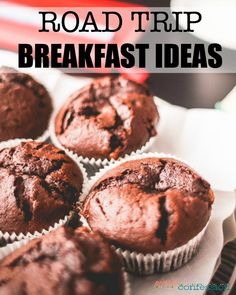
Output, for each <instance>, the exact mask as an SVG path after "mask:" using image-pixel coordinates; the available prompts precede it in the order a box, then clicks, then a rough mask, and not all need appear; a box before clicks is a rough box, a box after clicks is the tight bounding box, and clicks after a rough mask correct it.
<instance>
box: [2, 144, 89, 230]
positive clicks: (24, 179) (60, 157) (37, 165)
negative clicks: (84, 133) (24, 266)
mask: <svg viewBox="0 0 236 295" xmlns="http://www.w3.org/2000/svg"><path fill="white" fill-rule="evenodd" d="M82 183H83V176H82V173H81V171H80V169H79V168H78V166H77V164H76V163H75V162H73V161H72V160H71V159H70V158H69V157H68V156H67V155H66V154H65V153H64V152H63V151H61V150H59V149H57V148H55V147H54V146H53V145H51V144H47V143H39V142H34V141H29V142H22V143H21V144H19V145H17V146H16V147H11V148H4V149H2V150H0V200H1V202H0V230H1V231H2V232H9V233H12V232H15V233H17V234H19V233H27V232H31V233H33V232H34V231H41V230H42V229H46V228H48V227H49V226H52V225H53V224H54V223H55V222H57V221H59V219H61V218H64V217H65V215H66V214H68V213H69V211H70V210H71V209H72V207H73V205H74V204H75V202H76V201H77V200H78V197H79V194H80V193H81V190H82Z"/></svg>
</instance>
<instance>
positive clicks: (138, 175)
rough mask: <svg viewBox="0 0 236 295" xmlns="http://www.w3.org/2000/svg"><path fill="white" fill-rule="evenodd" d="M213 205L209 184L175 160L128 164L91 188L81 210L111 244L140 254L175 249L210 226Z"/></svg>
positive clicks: (110, 172)
mask: <svg viewBox="0 0 236 295" xmlns="http://www.w3.org/2000/svg"><path fill="white" fill-rule="evenodd" d="M213 200H214V195H213V191H212V190H211V188H210V185H209V183H208V182H206V181H205V180H204V179H203V178H201V176H199V175H198V174H197V173H196V172H194V171H193V170H192V169H191V168H189V167H188V166H187V165H185V164H183V163H181V162H179V161H177V160H174V159H171V158H144V159H141V160H132V161H128V162H125V163H123V164H121V165H119V166H117V167H115V168H113V169H111V170H110V171H108V172H107V173H105V175H104V176H103V177H102V178H100V179H99V180H98V181H97V182H96V183H95V184H94V185H93V187H92V188H91V190H90V192H89V194H88V196H87V198H86V200H85V203H84V207H83V210H82V215H83V216H84V217H85V218H86V219H87V221H88V223H89V225H90V227H91V228H92V229H93V230H94V231H96V232H99V233H100V234H101V235H102V236H103V237H105V238H106V239H107V240H108V241H109V242H110V243H112V244H113V245H115V246H117V247H121V248H123V249H129V250H131V251H137V252H141V253H155V252H161V251H167V250H171V249H175V248H176V247H178V246H182V245H184V244H185V243H187V242H188V241H189V240H190V239H192V238H193V237H194V236H196V235H197V234H198V233H199V232H200V231H201V230H202V229H203V228H204V227H205V226H206V224H207V221H208V219H209V217H210V213H211V205H212V203H213Z"/></svg>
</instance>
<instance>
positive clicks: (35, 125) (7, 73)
mask: <svg viewBox="0 0 236 295" xmlns="http://www.w3.org/2000/svg"><path fill="white" fill-rule="evenodd" d="M51 112H52V102H51V98H50V96H49V94H48V92H47V90H46V89H45V88H44V86H43V85H41V84H39V83H38V82H36V81H35V80H34V79H33V78H32V77H31V76H29V75H27V74H24V73H20V72H18V71H16V70H14V69H12V68H7V67H1V68H0V141H4V140H8V139H14V138H32V139H35V138H37V137H39V136H41V135H42V134H43V132H44V131H45V130H46V129H47V128H48V123H49V118H50V114H51Z"/></svg>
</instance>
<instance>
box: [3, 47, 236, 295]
mask: <svg viewBox="0 0 236 295" xmlns="http://www.w3.org/2000/svg"><path fill="white" fill-rule="evenodd" d="M14 59H15V55H8V54H6V53H4V54H3V52H0V65H1V64H5V65H14ZM32 74H33V75H34V76H35V77H36V78H37V79H38V80H39V81H41V82H43V83H44V84H45V85H46V86H47V88H48V89H49V90H50V92H51V93H52V95H53V97H54V99H55V103H56V105H57V106H58V105H60V104H61V103H62V102H63V100H65V99H66V98H67V96H68V95H69V94H71V93H72V92H73V91H75V90H76V89H79V88H80V87H82V86H83V85H85V84H86V83H88V82H89V80H90V79H87V78H74V77H70V76H65V75H63V74H60V73H59V72H58V71H51V70H50V71H49V70H48V71H45V70H44V71H37V72H33V73H32ZM158 105H159V110H160V116H161V121H160V125H159V127H158V129H159V136H158V137H157V139H156V142H155V145H154V146H153V147H152V150H153V151H158V152H164V153H171V154H175V155H176V156H178V157H180V158H182V159H184V160H186V161H187V162H188V163H189V164H190V165H191V166H192V167H194V168H195V169H196V170H197V171H198V172H200V173H201V174H202V175H203V176H204V177H205V178H207V180H208V181H210V182H211V184H212V186H213V187H215V188H218V189H221V190H232V189H234V188H236V120H235V118H234V117H230V116H228V115H227V114H225V113H223V112H220V111H215V110H203V109H201V110H200V109H194V110H186V109H184V108H181V107H177V106H173V105H170V104H168V103H166V102H164V101H162V100H160V99H158ZM234 208H235V195H234V193H230V192H228V193H226V192H224V193H223V192H217V193H216V202H215V206H214V210H213V215H212V218H211V222H210V224H209V227H208V230H207V233H206V236H205V239H204V241H203V243H202V246H201V248H200V251H199V253H198V254H197V256H196V257H195V258H194V259H193V260H192V261H191V262H190V263H188V264H187V265H186V266H184V267H182V268H181V269H179V270H177V271H175V272H171V273H168V274H163V275H159V274H158V275H155V276H151V277H145V278H142V279H137V278H135V279H132V283H133V286H132V288H133V295H144V294H146V295H154V294H155V295H156V294H164V295H167V294H168V295H169V294H170V295H172V294H178V290H177V289H176V288H175V289H168V288H162V289H157V288H155V287H154V283H155V281H156V280H167V279H169V280H175V281H178V283H179V284H181V283H190V284H191V283H201V284H207V283H208V282H209V280H210V278H211V276H212V274H213V271H214V268H215V265H216V262H217V259H218V257H219V255H220V252H221V249H222V247H223V243H224V236H223V230H222V224H223V220H225V219H227V217H229V216H232V214H233V211H234ZM233 229H235V227H234V228H233ZM233 229H232V227H231V228H230V229H229V228H228V231H227V239H228V240H230V239H232V238H233V236H235V233H234V232H233ZM179 294H189V292H188V291H186V292H185V291H179ZM191 294H193V293H191ZM197 294H199V295H200V294H203V293H202V292H200V291H197Z"/></svg>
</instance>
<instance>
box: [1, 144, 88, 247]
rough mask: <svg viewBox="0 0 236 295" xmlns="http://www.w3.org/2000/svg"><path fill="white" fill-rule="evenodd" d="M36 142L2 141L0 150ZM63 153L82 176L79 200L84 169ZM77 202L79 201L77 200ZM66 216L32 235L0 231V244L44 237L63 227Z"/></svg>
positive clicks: (67, 152) (86, 178)
mask: <svg viewBox="0 0 236 295" xmlns="http://www.w3.org/2000/svg"><path fill="white" fill-rule="evenodd" d="M32 140H33V141H36V142H41V141H39V140H34V139H12V140H8V141H4V142H1V143H0V150H1V149H4V148H11V147H15V146H17V145H19V144H20V143H22V142H29V141H32ZM65 153H66V154H67V156H69V157H70V158H71V159H72V160H73V161H74V162H75V163H76V165H77V166H78V167H79V168H80V170H81V172H82V175H83V186H82V191H81V193H80V196H79V198H80V197H81V196H82V195H83V192H84V190H85V188H86V186H87V182H88V175H87V172H86V169H85V168H84V166H83V164H82V163H81V162H80V160H79V158H78V157H77V156H76V155H74V154H73V153H71V152H69V151H65ZM78 201H79V200H78ZM68 217H69V216H68V215H67V216H65V217H64V218H62V219H60V220H59V221H57V222H56V223H54V224H53V225H51V226H50V227H49V228H45V229H43V230H41V231H35V232H34V233H30V232H28V233H26V234H24V233H19V234H17V233H15V232H12V233H8V232H2V231H0V244H1V243H2V244H4V243H6V244H9V243H13V242H15V241H20V240H30V239H33V238H37V237H39V236H42V235H46V234H48V233H49V232H50V231H52V230H54V229H56V228H58V227H60V226H62V225H64V224H65V223H66V222H67V220H68Z"/></svg>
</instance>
